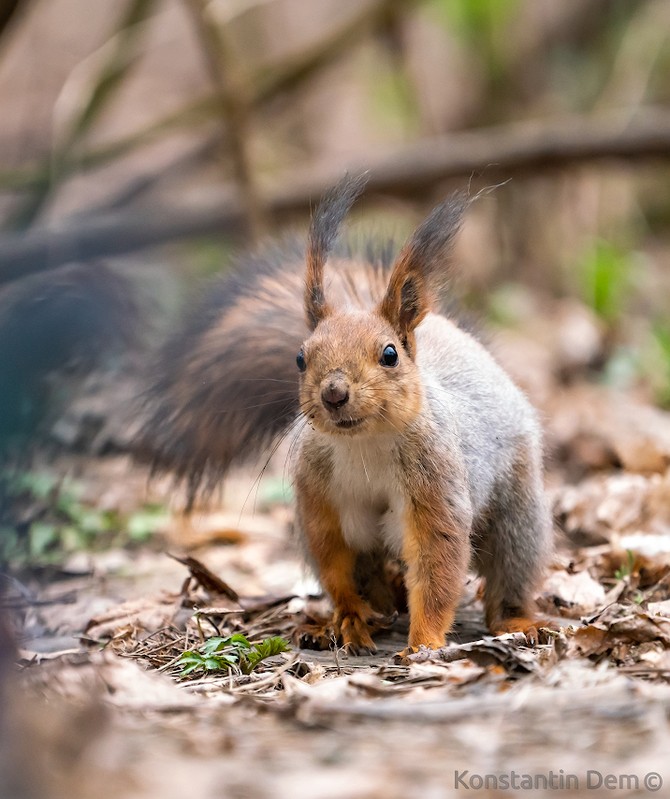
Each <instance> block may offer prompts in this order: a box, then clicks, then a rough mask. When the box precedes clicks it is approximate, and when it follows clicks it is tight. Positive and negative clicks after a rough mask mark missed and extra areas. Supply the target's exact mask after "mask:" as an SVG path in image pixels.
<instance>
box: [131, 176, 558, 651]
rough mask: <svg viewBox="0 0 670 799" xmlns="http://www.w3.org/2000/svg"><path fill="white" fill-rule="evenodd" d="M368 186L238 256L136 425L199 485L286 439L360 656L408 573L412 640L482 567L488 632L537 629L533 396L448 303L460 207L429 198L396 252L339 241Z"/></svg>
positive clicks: (328, 585) (342, 636)
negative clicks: (302, 239) (262, 247)
mask: <svg viewBox="0 0 670 799" xmlns="http://www.w3.org/2000/svg"><path fill="white" fill-rule="evenodd" d="M363 186H364V181H363V179H361V178H350V177H347V178H345V179H344V180H343V181H341V182H340V184H338V186H336V187H335V188H334V189H333V190H332V191H331V192H330V193H328V194H327V195H326V196H325V198H324V199H323V200H322V202H321V204H320V205H319V207H318V208H317V210H316V212H315V213H314V215H313V218H312V222H311V227H310V230H309V234H308V238H307V244H306V248H305V247H304V245H303V246H299V245H298V246H296V245H295V243H293V244H287V245H284V246H283V247H279V248H277V249H269V250H267V251H265V253H263V254H262V255H260V256H255V257H253V256H250V257H247V258H246V259H243V260H242V263H241V264H240V267H241V268H239V269H238V270H236V271H235V272H234V273H233V274H231V275H228V276H226V277H224V278H223V280H222V281H221V282H220V283H219V284H216V285H215V286H213V288H212V290H211V292H210V293H209V295H208V297H207V298H206V299H205V302H204V304H202V305H201V306H199V308H198V309H197V310H196V311H195V312H194V313H193V314H192V316H191V320H190V322H189V324H188V325H187V327H186V328H185V330H184V331H182V332H181V333H180V334H179V335H178V336H177V337H175V339H174V340H173V341H172V342H171V343H170V344H169V345H168V347H167V349H166V352H165V355H164V357H163V359H162V366H161V369H162V371H161V374H160V377H159V379H158V381H157V384H156V388H155V390H154V392H153V397H154V400H153V403H154V405H153V412H152V417H151V421H150V423H149V426H148V429H147V431H146V433H145V437H146V439H147V440H149V441H150V442H151V444H152V447H153V450H154V452H157V463H158V466H159V467H163V468H170V469H172V470H176V472H177V473H178V474H179V475H180V476H182V477H186V478H187V479H188V480H189V482H190V486H191V492H192V494H193V495H195V492H196V491H197V489H198V488H199V487H200V486H201V485H202V483H203V481H207V482H209V483H210V484H211V483H213V482H215V481H217V480H218V479H220V478H221V476H222V475H223V474H225V472H226V470H227V469H228V467H229V466H230V464H231V463H232V462H234V461H239V460H242V459H245V458H248V457H250V456H252V455H254V454H256V453H258V452H259V451H261V450H262V449H263V448H264V447H266V446H268V445H269V444H271V442H273V441H275V440H277V439H278V437H279V436H281V435H283V434H290V435H294V436H295V447H294V448H293V449H294V451H295V452H296V455H295V457H294V464H293V469H294V476H295V493H296V525H295V526H296V529H297V534H298V537H299V539H300V540H301V542H302V543H303V545H304V550H305V551H306V554H307V558H308V561H309V562H310V563H311V564H312V566H313V567H314V570H315V572H316V575H317V576H318V578H319V580H320V582H321V584H322V586H323V588H324V589H325V590H326V592H327V593H328V595H329V596H330V598H331V600H332V603H333V608H334V611H333V626H334V629H335V632H336V635H337V637H338V639H339V641H340V642H341V643H342V644H343V645H345V646H347V647H348V649H349V650H351V651H352V652H361V651H366V650H367V651H374V648H375V645H374V642H373V640H372V636H371V633H370V624H369V622H370V620H371V619H373V618H374V617H375V614H378V613H380V612H387V611H388V609H389V602H390V600H391V597H392V592H391V590H390V587H389V586H388V585H387V584H386V577H385V571H384V568H383V566H384V563H385V561H386V560H387V559H389V558H399V559H400V560H401V561H402V562H403V564H404V566H405V585H406V590H407V600H408V607H409V616H410V626H409V641H408V647H409V649H410V650H416V649H417V648H418V647H420V646H427V647H431V648H437V647H441V646H443V645H444V644H445V635H446V634H447V633H448V632H449V631H450V629H451V627H452V624H453V621H454V614H455V611H456V607H457V605H458V601H459V598H460V596H461V592H462V588H463V585H464V581H465V579H466V571H467V569H468V566H469V564H470V563H472V564H473V565H474V566H475V567H476V568H477V570H478V571H479V573H480V574H481V575H482V576H483V577H484V578H485V588H484V606H485V612H486V622H487V625H488V627H489V629H490V630H491V631H492V632H493V633H495V634H498V633H502V632H512V631H524V632H527V633H528V634H530V635H531V636H532V637H535V636H536V635H537V630H536V626H537V624H538V623H537V622H535V621H534V609H533V594H534V591H535V590H536V588H537V586H538V583H539V580H540V578H541V575H542V571H543V568H544V566H545V564H546V561H547V558H548V556H549V553H550V551H551V523H550V516H549V512H548V507H547V503H546V500H545V496H544V490H543V478H542V446H541V430H540V425H539V423H538V420H537V416H536V413H535V411H534V410H533V408H532V407H531V405H530V403H529V402H528V400H527V399H526V397H525V396H524V395H523V393H522V392H521V391H520V390H519V389H518V388H517V387H516V386H515V385H514V383H513V382H512V380H511V379H510V378H509V377H508V375H507V374H506V373H505V372H504V371H503V369H502V368H501V367H500V366H499V365H498V364H497V363H496V361H495V360H494V359H493V357H492V356H491V355H490V354H489V353H488V351H487V350H486V349H485V348H484V347H483V346H482V345H481V344H480V343H479V342H478V341H477V340H476V339H475V338H473V336H472V335H470V334H469V333H467V332H466V331H464V330H462V329H461V328H460V327H459V326H458V325H457V324H456V323H454V322H453V321H452V320H450V319H449V318H448V317H447V316H446V315H445V314H444V313H443V312H442V306H441V301H442V299H443V296H444V293H445V287H446V281H447V278H448V275H449V269H448V260H449V252H450V248H451V245H452V242H453V239H454V237H455V235H456V234H457V232H458V230H459V228H460V226H461V222H462V218H463V213H464V211H465V209H466V207H467V205H468V203H469V200H468V199H467V197H466V196H465V195H463V194H456V195H453V196H452V197H450V198H449V199H447V200H446V201H445V202H443V203H441V204H440V205H438V206H437V207H436V208H435V209H434V210H433V211H432V213H431V214H430V215H429V216H428V218H427V219H426V220H425V221H424V222H423V223H422V224H421V225H420V226H419V227H418V228H417V230H416V231H415V232H414V234H413V235H412V236H411V237H410V238H409V240H408V241H407V242H406V243H405V245H404V246H403V247H402V248H401V249H400V251H399V253H398V254H397V255H396V256H394V255H393V251H392V249H390V248H389V247H381V248H380V247H378V246H376V245H375V244H374V242H373V241H366V242H363V245H362V247H360V248H358V249H354V248H353V247H351V246H350V245H348V244H346V243H345V244H341V243H340V244H338V243H337V241H336V240H337V234H338V232H339V228H340V226H341V223H342V222H343V220H344V217H345V216H346V214H347V212H348V210H349V208H350V207H351V205H352V203H353V202H354V200H355V199H356V197H357V196H358V195H359V194H360V192H361V191H362V189H363Z"/></svg>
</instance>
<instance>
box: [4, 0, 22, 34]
mask: <svg viewBox="0 0 670 799" xmlns="http://www.w3.org/2000/svg"><path fill="white" fill-rule="evenodd" d="M26 5H27V2H26V0H2V2H1V3H0V36H2V34H3V33H4V32H5V28H6V27H7V25H9V23H10V22H11V20H12V17H13V16H14V15H15V14H16V12H17V11H18V10H19V7H20V6H23V7H25V6H26Z"/></svg>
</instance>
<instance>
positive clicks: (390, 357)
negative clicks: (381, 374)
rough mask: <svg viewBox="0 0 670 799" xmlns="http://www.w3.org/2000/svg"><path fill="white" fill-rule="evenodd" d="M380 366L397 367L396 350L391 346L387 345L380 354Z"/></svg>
mask: <svg viewBox="0 0 670 799" xmlns="http://www.w3.org/2000/svg"><path fill="white" fill-rule="evenodd" d="M379 363H381V365H382V366H397V365H398V350H397V349H396V348H395V347H394V346H393V344H387V345H386V346H385V347H384V351H383V352H382V357H381V359H380V361H379Z"/></svg>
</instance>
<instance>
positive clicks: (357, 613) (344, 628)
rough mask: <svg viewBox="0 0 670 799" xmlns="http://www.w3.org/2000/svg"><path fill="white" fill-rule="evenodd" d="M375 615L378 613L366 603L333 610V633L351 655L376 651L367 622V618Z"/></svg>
mask: <svg viewBox="0 0 670 799" xmlns="http://www.w3.org/2000/svg"><path fill="white" fill-rule="evenodd" d="M377 615H379V614H376V613H375V612H374V611H373V610H371V609H370V608H369V607H367V606H366V605H363V606H361V607H360V608H357V609H355V610H346V611H340V610H336V611H335V616H334V617H333V626H334V627H335V635H336V636H337V639H338V641H340V642H341V643H342V646H343V647H345V648H346V650H347V651H348V652H350V653H351V654H352V655H362V654H370V655H372V654H374V653H375V652H376V651H377V647H376V645H375V642H374V641H373V640H372V635H371V634H370V626H369V624H368V619H374V618H375V617H376V616H377Z"/></svg>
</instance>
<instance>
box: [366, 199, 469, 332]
mask: <svg viewBox="0 0 670 799" xmlns="http://www.w3.org/2000/svg"><path fill="white" fill-rule="evenodd" d="M469 204H470V199H469V198H468V196H467V195H466V194H465V193H464V192H457V193H456V194H452V195H451V197H449V198H448V199H446V200H445V201H444V202H442V203H440V205H438V206H437V207H436V208H434V209H433V211H432V212H431V213H430V215H429V216H428V218H427V219H426V220H425V221H424V222H422V224H421V225H419V227H418V228H417V229H416V230H415V231H414V233H413V235H412V236H411V238H410V239H409V241H408V242H407V243H406V244H405V246H404V247H403V248H402V250H401V252H400V255H399V256H398V260H397V261H396V263H395V265H394V267H393V270H392V272H391V276H390V278H389V285H388V288H387V290H386V294H385V295H384V299H383V300H382V302H381V305H380V306H379V311H380V313H381V315H382V316H383V317H384V318H385V319H387V321H389V322H390V323H391V325H392V326H393V327H394V328H395V329H396V330H397V331H398V333H399V334H400V336H401V338H402V340H403V341H407V342H409V340H410V338H411V334H412V331H413V330H414V328H415V327H416V326H417V325H418V324H419V322H421V320H422V319H423V318H424V317H425V316H426V314H427V313H428V312H429V311H430V310H431V309H432V308H433V307H435V305H436V303H437V300H438V298H439V296H440V294H441V293H442V291H443V289H444V287H445V285H446V283H447V281H448V278H449V269H448V266H449V264H448V257H449V251H450V250H451V245H452V244H453V241H454V238H455V237H456V234H457V233H458V231H459V230H460V228H461V224H462V222H463V214H464V212H465V210H466V209H467V207H468V205H469Z"/></svg>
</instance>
